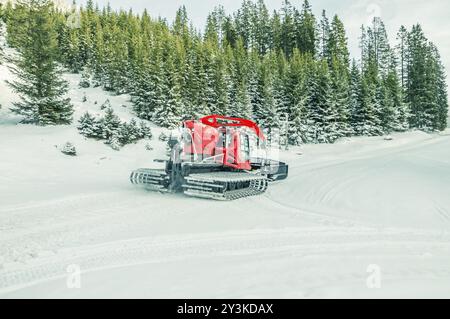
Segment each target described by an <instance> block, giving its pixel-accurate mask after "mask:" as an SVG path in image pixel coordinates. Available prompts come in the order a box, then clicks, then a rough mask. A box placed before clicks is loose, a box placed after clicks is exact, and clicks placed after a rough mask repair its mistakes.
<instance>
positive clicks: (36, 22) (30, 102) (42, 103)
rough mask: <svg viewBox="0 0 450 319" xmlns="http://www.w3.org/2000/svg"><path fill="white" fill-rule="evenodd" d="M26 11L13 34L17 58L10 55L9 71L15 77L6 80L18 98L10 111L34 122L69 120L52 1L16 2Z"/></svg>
mask: <svg viewBox="0 0 450 319" xmlns="http://www.w3.org/2000/svg"><path fill="white" fill-rule="evenodd" d="M17 5H18V6H19V7H20V8H22V9H23V10H24V12H26V16H27V20H26V23H25V24H24V25H23V26H22V28H21V32H22V31H23V33H17V34H16V35H15V42H16V44H17V45H18V46H17V51H18V52H19V57H18V58H12V59H11V62H12V63H14V66H12V67H10V70H11V72H12V73H13V74H14V75H15V76H16V77H17V79H18V80H17V81H14V82H8V84H9V85H10V86H11V87H12V88H13V89H14V91H16V92H17V93H18V94H19V96H20V99H21V101H20V102H16V103H14V104H13V105H14V107H13V108H12V111H13V112H15V113H17V114H19V115H21V116H23V122H24V123H33V124H38V125H48V124H69V123H71V121H72V113H73V110H72V105H71V104H70V99H68V98H65V97H64V95H65V94H66V93H67V87H68V86H67V83H66V82H65V81H64V80H63V79H62V73H61V69H60V68H59V67H58V65H57V63H56V56H57V34H56V31H55V28H54V18H53V16H54V15H53V12H54V9H53V5H52V2H50V1H48V0H39V1H38V0H32V1H30V2H28V3H24V2H21V1H19V2H18V4H17Z"/></svg>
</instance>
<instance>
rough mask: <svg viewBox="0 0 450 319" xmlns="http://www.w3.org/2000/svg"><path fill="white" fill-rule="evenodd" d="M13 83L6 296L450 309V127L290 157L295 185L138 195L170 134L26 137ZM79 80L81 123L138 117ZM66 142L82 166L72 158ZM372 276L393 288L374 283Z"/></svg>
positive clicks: (0, 169) (2, 257) (1, 173)
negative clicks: (229, 192)
mask: <svg viewBox="0 0 450 319" xmlns="http://www.w3.org/2000/svg"><path fill="white" fill-rule="evenodd" d="M10 77H11V75H10V74H9V73H8V71H7V69H6V68H5V66H0V103H1V104H2V105H3V108H2V109H1V110H0V298H17V297H18V298H53V297H57V298H86V297H87V298H98V297H103V298H116V297H123V298H132V297H137V298H146V297H149V298H262V297H267V298H283V297H284V298H316V297H317V298H332V297H338V298H386V297H387V298H398V297H406V298H414V297H422V298H436V297H438V298H445V297H447V298H448V297H450V196H449V192H450V160H449V158H450V132H449V131H447V132H444V133H442V134H434V135H428V134H424V133H421V132H409V133H405V134H394V135H392V137H393V140H391V141H387V140H385V139H384V138H383V137H375V138H352V139H347V140H342V141H340V142H339V143H337V144H335V145H307V146H303V147H301V148H292V149H291V150H289V151H283V152H282V153H281V154H280V156H281V158H282V159H283V160H286V161H287V162H288V163H289V165H290V176H289V179H288V180H286V181H283V182H278V183H275V184H271V185H270V189H269V191H268V192H267V193H266V194H265V195H263V196H259V197H251V198H246V199H242V200H238V201H235V202H215V201H209V200H201V199H194V198H188V197H185V196H183V195H180V194H176V195H174V194H159V193H151V192H147V191H145V190H143V189H141V188H135V187H134V186H133V185H131V184H130V182H129V180H128V177H129V173H130V172H131V171H132V170H134V169H136V168H141V167H149V166H153V165H155V164H154V163H152V161H153V159H155V158H164V152H165V146H164V144H163V143H162V142H160V141H158V136H159V134H160V133H161V132H162V131H163V130H162V129H160V128H158V127H155V126H153V127H152V130H153V135H154V138H153V140H152V141H150V142H146V141H141V142H139V143H137V144H133V145H128V146H126V147H124V148H123V149H122V150H121V151H119V152H117V151H114V150H112V149H111V148H109V147H108V146H106V145H104V144H103V143H102V142H97V141H93V140H87V139H85V138H83V137H82V136H81V135H79V134H78V132H77V130H76V128H75V125H76V121H75V124H74V125H71V126H60V127H35V126H29V125H17V123H18V120H19V119H17V117H14V116H13V115H11V113H10V112H9V111H8V108H9V107H10V106H11V101H13V100H15V99H16V97H15V95H14V94H13V93H12V92H10V90H9V88H8V87H6V85H5V84H4V82H3V80H4V79H8V78H10ZM66 77H67V79H68V80H69V82H70V87H71V90H70V92H69V94H70V97H71V98H72V100H73V103H74V105H75V110H76V112H75V118H76V119H78V118H79V117H80V116H81V115H82V113H83V112H85V111H86V110H89V111H90V112H92V113H94V114H95V113H98V114H100V113H101V110H100V105H101V104H102V103H103V102H104V101H105V100H106V99H107V98H109V99H110V101H111V104H112V105H113V107H114V109H115V111H116V113H117V114H118V115H119V116H120V117H121V118H122V119H123V120H129V119H130V118H132V117H133V115H132V112H131V103H130V102H129V96H126V95H122V96H110V95H109V94H108V93H105V92H103V91H101V90H100V89H99V88H89V89H79V88H78V86H77V84H78V82H79V79H80V76H79V75H66ZM84 94H86V96H87V99H88V101H87V102H86V103H82V98H83V95H84ZM95 101H97V102H98V103H97V104H95ZM122 105H124V106H125V107H123V106H122ZM66 142H71V143H73V144H74V145H75V147H76V148H77V152H78V156H76V157H70V156H66V155H64V154H62V153H61V152H60V149H61V147H62V146H63V145H64V144H65V143H66ZM146 143H149V144H150V145H151V146H152V147H153V148H154V150H152V151H148V150H146V148H145V145H146ZM70 265H78V266H79V267H80V268H81V271H82V274H81V288H79V289H70V288H68V286H67V280H68V278H69V277H68V275H69V274H68V272H67V269H68V266H70ZM370 265H376V266H377V267H379V269H380V272H381V278H380V279H381V287H380V288H375V289H370V288H369V287H368V285H367V280H368V278H369V276H370V275H371V273H369V272H368V269H369V270H370V268H368V267H369V266H370ZM69 269H70V268H69Z"/></svg>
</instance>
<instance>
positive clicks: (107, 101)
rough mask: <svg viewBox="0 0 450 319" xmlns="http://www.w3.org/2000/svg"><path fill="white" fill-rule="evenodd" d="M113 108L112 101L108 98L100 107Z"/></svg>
mask: <svg viewBox="0 0 450 319" xmlns="http://www.w3.org/2000/svg"><path fill="white" fill-rule="evenodd" d="M110 108H111V102H110V101H109V99H107V100H106V101H105V102H104V103H103V104H102V105H101V106H100V109H102V110H106V109H110Z"/></svg>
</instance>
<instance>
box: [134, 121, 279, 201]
mask: <svg viewBox="0 0 450 319" xmlns="http://www.w3.org/2000/svg"><path fill="white" fill-rule="evenodd" d="M168 145H169V149H170V158H169V159H168V160H165V161H160V162H165V164H166V167H165V169H159V170H158V169H139V170H136V171H134V172H132V173H131V177H130V179H131V182H132V183H133V184H138V185H144V186H146V188H148V189H150V190H155V191H160V192H184V194H186V195H188V196H193V197H201V198H210V199H217V200H234V199H238V198H242V197H247V196H253V195H259V194H262V193H264V192H265V191H266V190H267V187H268V183H269V181H276V180H284V179H286V178H287V175H288V166H287V165H286V164H285V163H282V162H279V161H276V160H273V159H268V158H267V157H268V156H267V152H266V139H265V137H264V135H263V133H262V131H261V129H260V128H259V127H258V125H257V124H256V123H254V122H252V121H250V120H246V119H241V118H233V117H225V116H219V115H211V116H207V117H204V118H202V119H200V120H198V121H195V120H190V121H186V122H184V123H183V126H182V127H181V128H180V129H179V130H178V132H177V133H176V134H175V133H172V135H171V137H170V139H169V141H168Z"/></svg>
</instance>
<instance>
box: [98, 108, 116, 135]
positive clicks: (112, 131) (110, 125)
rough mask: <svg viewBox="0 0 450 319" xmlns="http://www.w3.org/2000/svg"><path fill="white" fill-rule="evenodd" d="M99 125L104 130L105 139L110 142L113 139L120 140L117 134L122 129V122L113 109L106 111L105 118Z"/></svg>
mask: <svg viewBox="0 0 450 319" xmlns="http://www.w3.org/2000/svg"><path fill="white" fill-rule="evenodd" d="M99 125H100V127H101V130H102V138H103V139H105V140H108V141H110V140H111V138H113V137H115V138H118V136H117V132H118V130H119V128H120V125H121V121H120V119H119V117H118V116H117V115H116V114H115V113H114V110H113V109H112V108H108V109H106V111H105V116H104V117H103V118H102V119H101V120H100V124H99Z"/></svg>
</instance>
